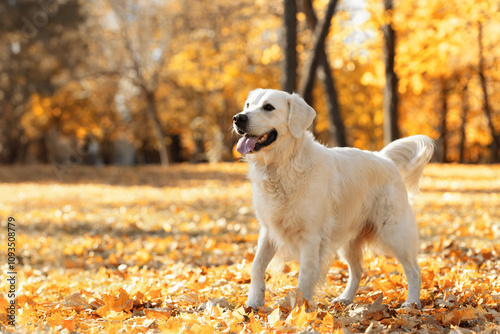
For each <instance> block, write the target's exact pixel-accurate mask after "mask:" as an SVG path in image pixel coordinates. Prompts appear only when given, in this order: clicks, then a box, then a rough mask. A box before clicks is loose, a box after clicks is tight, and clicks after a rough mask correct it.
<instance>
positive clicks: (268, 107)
mask: <svg viewBox="0 0 500 334" xmlns="http://www.w3.org/2000/svg"><path fill="white" fill-rule="evenodd" d="M264 110H266V111H273V110H274V107H273V106H272V105H271V104H269V103H268V104H266V105H265V106H264Z"/></svg>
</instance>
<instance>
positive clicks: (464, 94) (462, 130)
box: [458, 83, 469, 163]
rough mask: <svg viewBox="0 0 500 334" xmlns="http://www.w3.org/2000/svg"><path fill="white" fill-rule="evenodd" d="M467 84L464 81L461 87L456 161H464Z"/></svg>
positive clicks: (467, 111) (467, 110)
mask: <svg viewBox="0 0 500 334" xmlns="http://www.w3.org/2000/svg"><path fill="white" fill-rule="evenodd" d="M468 86H469V84H468V83H466V84H465V85H464V87H463V88H462V124H460V144H459V147H458V151H459V152H460V153H459V154H460V157H459V159H458V162H460V163H464V153H465V140H466V138H465V137H466V134H465V124H466V121H467V114H468V113H469V104H468V103H467V96H468V95H467V91H468Z"/></svg>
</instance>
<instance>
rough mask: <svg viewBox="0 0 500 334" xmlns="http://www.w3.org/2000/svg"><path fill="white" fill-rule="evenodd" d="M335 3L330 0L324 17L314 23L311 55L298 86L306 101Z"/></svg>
mask: <svg viewBox="0 0 500 334" xmlns="http://www.w3.org/2000/svg"><path fill="white" fill-rule="evenodd" d="M336 5H337V0H330V2H329V3H328V7H327V8H326V13H325V17H324V19H323V21H322V22H320V23H319V24H317V25H316V27H315V29H314V33H313V41H314V42H313V45H314V46H313V49H312V50H311V55H310V56H309V58H308V59H307V62H306V63H305V64H304V69H303V71H302V78H301V84H300V88H299V92H300V95H301V96H302V97H303V98H304V100H306V102H307V101H308V98H310V96H312V88H313V85H314V78H315V77H316V69H317V68H318V63H319V55H320V53H321V50H323V52H324V48H325V38H326V36H327V35H328V31H329V30H330V24H331V21H332V17H333V14H334V13H335V7H336Z"/></svg>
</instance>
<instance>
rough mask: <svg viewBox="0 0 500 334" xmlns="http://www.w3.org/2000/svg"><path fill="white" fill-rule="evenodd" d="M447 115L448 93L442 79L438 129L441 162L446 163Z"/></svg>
mask: <svg viewBox="0 0 500 334" xmlns="http://www.w3.org/2000/svg"><path fill="white" fill-rule="evenodd" d="M447 114H448V91H447V90H446V81H445V80H444V79H443V81H442V83H441V126H440V129H439V132H440V137H439V141H440V142H441V149H442V157H441V162H448V159H447V158H446V156H447V155H448V142H447V137H448V125H447V123H448V122H447V119H446V118H447V117H446V116H447Z"/></svg>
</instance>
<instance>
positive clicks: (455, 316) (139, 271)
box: [0, 164, 500, 333]
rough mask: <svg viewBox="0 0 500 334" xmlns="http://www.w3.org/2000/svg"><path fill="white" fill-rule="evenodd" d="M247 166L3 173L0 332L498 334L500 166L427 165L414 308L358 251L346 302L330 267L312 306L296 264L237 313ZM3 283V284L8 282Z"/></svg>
mask: <svg viewBox="0 0 500 334" xmlns="http://www.w3.org/2000/svg"><path fill="white" fill-rule="evenodd" d="M246 169H247V166H246V165H245V164H220V165H215V166H213V165H199V166H190V165H178V166H173V167H170V168H167V169H161V168H160V167H138V168H118V167H106V168H102V169H94V168H90V167H79V166H78V167H71V168H67V169H65V170H64V174H62V175H61V173H60V171H59V174H58V173H56V172H55V171H54V170H53V168H52V167H51V166H46V167H39V166H38V167H21V166H16V167H0V182H2V183H1V184H0V220H1V231H0V236H1V240H2V244H1V247H0V254H1V259H2V263H0V265H1V269H2V273H5V272H6V271H7V269H8V268H7V259H6V258H7V257H6V254H7V245H6V243H7V241H6V240H7V239H6V232H7V219H8V217H13V218H15V220H16V243H17V247H16V256H17V260H18V263H17V264H16V270H17V273H18V275H17V281H16V288H17V291H16V294H17V296H16V307H17V312H18V313H17V317H16V322H17V324H16V326H15V327H12V326H9V325H8V323H7V313H6V310H5V308H6V307H7V306H8V303H9V301H10V299H9V298H8V296H7V290H8V283H7V282H6V279H5V278H2V280H1V282H0V322H1V324H0V331H2V332H8V331H13V332H34V331H36V332H66V333H69V332H78V333H80V332H81V333H101V332H109V333H114V332H119V333H160V332H163V333H214V332H217V333H250V332H255V333H257V332H272V333H295V332H301V333H306V332H307V333H308V332H314V331H317V332H321V333H331V332H333V333H350V332H353V333H365V332H369V333H391V332H392V333H403V332H414V333H448V332H450V331H451V332H454V333H471V332H485V333H498V332H499V328H500V327H499V324H500V306H499V304H500V297H499V295H500V245H499V240H500V167H499V166H460V165H436V164H433V165H429V166H428V167H427V168H426V170H425V173H424V178H423V179H422V182H421V186H422V187H421V188H422V191H421V193H420V195H419V198H418V200H417V202H416V203H415V211H416V214H417V219H418V221H419V228H420V235H421V244H420V258H419V261H420V265H421V268H422V281H423V287H422V304H423V309H422V310H415V309H401V308H399V306H400V304H401V303H402V302H403V301H404V299H405V293H406V279H405V278H404V276H403V275H402V274H401V273H402V268H401V266H400V265H399V264H398V263H397V262H395V261H394V260H393V259H386V258H384V257H379V256H377V255H370V254H368V255H366V256H365V265H366V271H365V276H364V279H363V281H362V284H361V288H360V291H359V292H358V295H357V298H356V300H355V303H354V304H353V305H350V306H347V307H343V306H341V305H332V304H331V300H332V299H333V298H335V297H336V296H338V295H339V294H340V292H341V291H342V289H343V287H344V286H345V284H346V281H347V272H346V266H345V264H344V263H342V262H340V261H336V262H335V263H334V264H333V266H332V267H331V269H330V271H329V273H328V277H327V282H326V285H325V286H324V287H323V288H322V289H320V291H319V292H318V296H317V297H316V298H315V300H314V301H313V302H312V303H307V302H305V303H304V302H303V301H302V300H301V295H300V294H301V293H300V291H299V290H294V287H295V286H296V285H297V277H298V265H297V264H296V263H285V264H283V263H275V264H274V266H273V268H271V269H270V270H268V275H267V287H268V292H267V293H266V306H265V307H263V308H261V309H259V310H258V312H254V311H252V310H251V309H246V308H245V307H244V305H245V300H246V294H247V290H248V285H249V281H250V264H251V262H252V259H253V256H254V253H255V246H256V243H257V235H258V228H259V226H258V222H257V221H256V220H255V218H254V215H253V211H252V203H251V186H250V184H249V182H248V181H247V180H246V177H245V174H246ZM2 277H6V276H2Z"/></svg>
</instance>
